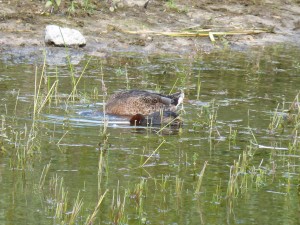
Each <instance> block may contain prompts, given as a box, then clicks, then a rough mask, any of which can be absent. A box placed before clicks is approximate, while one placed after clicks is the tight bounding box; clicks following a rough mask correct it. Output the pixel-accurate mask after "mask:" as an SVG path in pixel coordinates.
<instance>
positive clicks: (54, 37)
mask: <svg viewBox="0 0 300 225" xmlns="http://www.w3.org/2000/svg"><path fill="white" fill-rule="evenodd" d="M45 43H46V44H51V45H55V46H68V47H71V46H80V47H82V46H85V45H86V40H85V38H84V37H83V35H82V34H81V33H80V32H79V31H78V30H75V29H70V28H62V27H59V26H56V25H48V26H47V27H46V30H45Z"/></svg>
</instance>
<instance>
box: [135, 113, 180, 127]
mask: <svg viewBox="0 0 300 225" xmlns="http://www.w3.org/2000/svg"><path fill="white" fill-rule="evenodd" d="M130 125H131V126H158V125H170V126H172V127H174V126H177V127H180V126H181V125H182V120H181V118H180V117H179V115H178V114H177V113H175V112H173V111H160V112H154V113H151V114H150V115H148V116H144V115H142V114H140V113H138V114H136V115H134V116H132V117H131V119H130Z"/></svg>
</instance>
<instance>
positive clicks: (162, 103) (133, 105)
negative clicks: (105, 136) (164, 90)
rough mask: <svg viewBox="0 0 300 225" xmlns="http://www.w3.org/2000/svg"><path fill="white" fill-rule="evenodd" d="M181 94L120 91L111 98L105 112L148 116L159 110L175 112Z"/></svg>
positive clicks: (180, 100) (181, 96)
mask: <svg viewBox="0 0 300 225" xmlns="http://www.w3.org/2000/svg"><path fill="white" fill-rule="evenodd" d="M182 99H183V93H180V92H179V93H176V94H173V95H162V94H158V93H152V92H148V91H140V90H130V91H121V92H118V93H116V94H114V95H112V96H111V98H110V99H109V100H108V102H107V104H106V112H107V113H109V114H116V115H135V114H143V115H149V114H151V113H153V112H157V111H159V110H170V111H175V110H176V107H177V105H179V104H180V103H181V102H182Z"/></svg>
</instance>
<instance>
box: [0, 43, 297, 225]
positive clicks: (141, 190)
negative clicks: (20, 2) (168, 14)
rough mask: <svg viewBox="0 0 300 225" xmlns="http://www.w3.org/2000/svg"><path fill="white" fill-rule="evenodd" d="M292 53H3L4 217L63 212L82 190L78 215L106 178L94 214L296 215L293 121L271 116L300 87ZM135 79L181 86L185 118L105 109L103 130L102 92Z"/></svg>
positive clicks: (0, 175)
mask: <svg viewBox="0 0 300 225" xmlns="http://www.w3.org/2000/svg"><path fill="white" fill-rule="evenodd" d="M299 57H300V50H299V49H297V48H293V47H286V46H275V47H270V48H265V49H252V50H247V51H246V52H237V51H230V50H227V51H223V50H222V51H216V52H212V53H210V54H203V55H198V56H197V57H194V58H182V57H180V56H159V55H149V56H145V55H135V54H116V55H113V56H111V57H108V58H105V59H99V58H95V57H94V58H90V57H88V56H87V57H85V58H84V59H83V60H82V61H81V62H80V63H79V64H78V65H73V66H71V67H70V66H69V65H60V64H59V65H43V63H42V62H41V61H40V60H36V61H35V60H27V61H26V62H24V61H21V62H20V61H18V60H9V57H7V55H6V56H5V57H4V56H2V57H1V58H2V61H0V68H1V70H0V81H1V83H0V94H1V102H0V104H1V108H0V110H1V115H2V126H1V142H0V144H1V153H0V154H1V155H0V181H1V186H0V199H1V200H0V201H1V208H0V222H1V223H3V224H49V223H55V224H56V223H69V221H70V217H71V212H72V210H73V206H74V202H75V200H76V198H77V196H78V193H79V196H80V197H79V198H80V199H82V202H83V205H82V206H81V210H80V212H79V215H78V216H77V217H76V219H75V223H76V224H84V223H85V221H86V219H87V217H88V216H89V215H91V214H92V212H93V210H94V208H95V206H96V203H97V199H98V198H99V197H100V196H101V195H102V194H103V193H105V190H108V192H107V193H106V195H105V197H104V199H103V201H102V203H101V206H100V211H99V212H98V214H97V215H96V217H95V221H96V222H95V223H97V224H100V223H102V224H114V223H116V224H258V223H259V224H271V223H272V224H274V225H275V224H298V223H299V197H298V185H299V180H298V177H299V157H300V154H299V150H300V149H299V143H298V142H299V138H298V137H297V132H298V131H299V126H298V127H296V128H295V125H294V124H292V123H288V121H285V120H282V121H281V124H282V126H280V127H278V128H277V129H275V128H274V126H272V125H270V124H272V123H271V122H272V121H273V120H274V118H275V116H274V115H277V116H278V117H279V118H283V117H284V118H286V116H287V115H288V112H287V110H288V109H289V107H290V106H291V104H292V102H293V101H294V98H295V96H296V95H297V94H298V92H299V83H300V73H299V72H300V65H299V62H298V59H299ZM12 59H13V57H12ZM71 71H73V74H74V78H72V76H71V74H72V72H71ZM42 74H44V75H43V78H42V82H41V83H39V81H40V78H41V75H42ZM81 74H83V76H81ZM36 79H37V81H35V80H36ZM79 79H80V80H79ZM78 80H79V82H78V84H76V91H75V92H72V90H73V87H74V84H75V83H76V82H77V81H78ZM102 81H103V82H102ZM55 82H57V83H58V85H57V87H55V88H53V90H54V91H53V92H52V94H51V99H50V100H48V101H46V102H45V105H44V107H43V108H42V110H41V111H40V112H39V113H36V114H35V113H34V109H35V108H34V101H35V100H37V102H40V105H41V102H43V99H45V98H46V97H47V93H49V92H51V87H52V84H53V83H55ZM199 87H200V88H199ZM134 88H138V89H143V90H156V91H160V92H163V93H169V92H171V91H172V92H175V91H177V90H178V89H180V88H183V89H184V91H185V95H186V100H185V102H184V112H183V113H182V115H181V116H182V117H183V118H184V126H183V127H182V129H180V130H176V131H174V130H168V129H166V130H165V131H164V132H157V131H158V130H159V129H152V128H148V129H146V128H135V127H131V126H129V125H128V124H124V123H123V122H126V121H127V118H120V117H113V116H109V117H108V119H109V121H111V123H109V124H108V125H107V129H106V130H105V127H106V126H104V124H105V123H104V121H103V118H105V116H104V115H103V113H102V108H103V102H105V100H106V99H107V97H108V96H109V95H110V94H112V93H114V92H116V91H118V90H122V89H134ZM199 90H200V95H199V94H198V93H199ZM35 93H36V96H39V97H35ZM70 93H73V94H71V95H70ZM298 103H299V102H298ZM293 104H294V103H293ZM294 105H295V104H294ZM276 111H278V113H277V114H276V113H275V112H276ZM33 121H34V122H33ZM275 122H276V121H275ZM33 127H34V129H32V128H33ZM272 128H274V129H272ZM291 146H293V148H292V147H291ZM158 147H159V148H158ZM101 157H102V166H100V168H101V169H100V170H99V160H100V161H101ZM205 162H207V166H206V168H205V172H204V174H203V180H202V183H201V187H200V189H198V188H197V184H198V181H199V177H200V174H201V170H202V168H203V165H204V164H205ZM48 163H51V165H50V167H49V171H48V173H47V176H46V177H45V182H44V183H43V182H41V177H42V176H41V175H42V171H43V168H44V167H45V166H46V165H47V164H48ZM100 178H101V179H100ZM42 180H43V179H42ZM59 187H61V189H59ZM59 190H60V191H59ZM62 190H63V191H62ZM230 190H231V192H230ZM63 192H67V193H68V194H67V197H65V198H64V199H62V197H61V196H62V193H63ZM63 203H64V204H63ZM66 203H67V204H66ZM60 204H63V205H64V206H65V208H64V210H62V209H61V212H62V213H61V214H59V213H56V212H59V210H58V209H59V206H60Z"/></svg>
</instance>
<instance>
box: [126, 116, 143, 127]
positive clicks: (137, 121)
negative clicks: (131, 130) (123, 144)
mask: <svg viewBox="0 0 300 225" xmlns="http://www.w3.org/2000/svg"><path fill="white" fill-rule="evenodd" d="M145 119H146V118H145V116H143V115H142V114H136V115H134V116H133V117H131V119H130V125H131V126H141V125H143V124H142V123H143V121H145Z"/></svg>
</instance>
